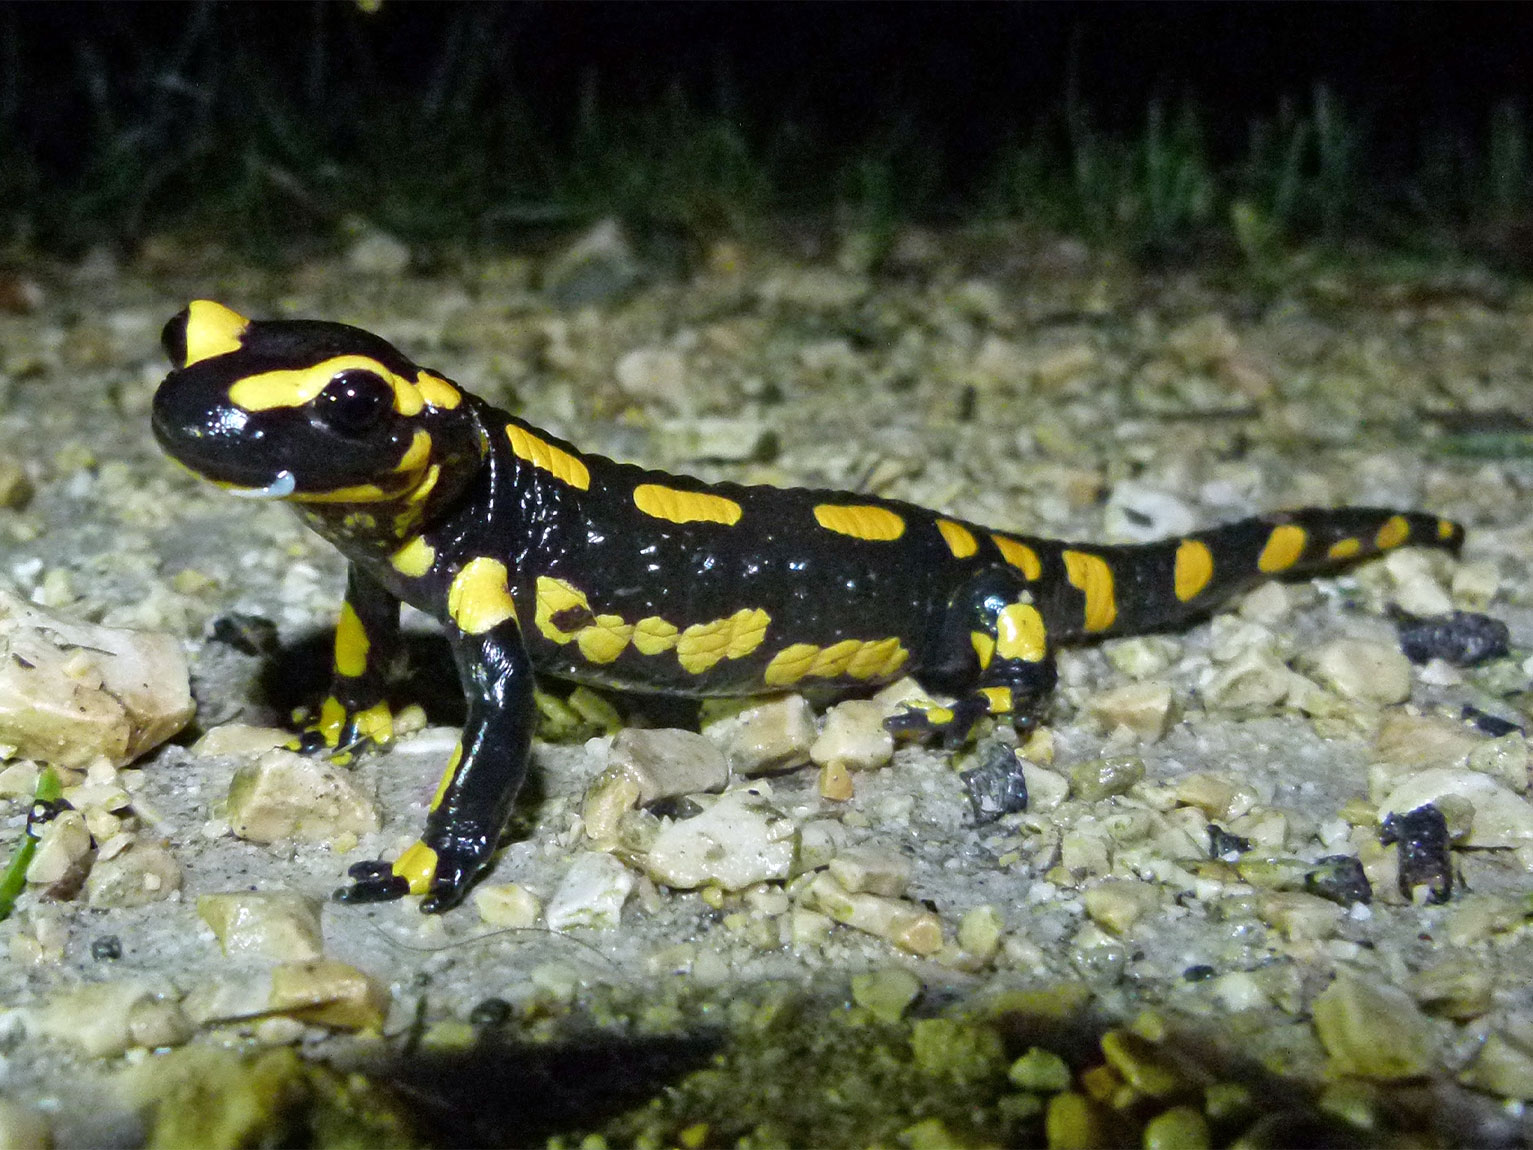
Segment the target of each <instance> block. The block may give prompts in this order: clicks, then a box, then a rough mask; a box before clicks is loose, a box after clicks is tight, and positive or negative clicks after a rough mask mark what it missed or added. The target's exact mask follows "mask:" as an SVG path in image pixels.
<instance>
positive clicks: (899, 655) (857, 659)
mask: <svg viewBox="0 0 1533 1150" xmlns="http://www.w3.org/2000/svg"><path fill="white" fill-rule="evenodd" d="M909 655H910V653H909V652H908V651H906V650H905V649H904V648H903V647H901V646H900V641H899V639H898V638H897V637H890V638H888V639H868V640H866V641H864V642H863V644H862V646H861V647H860V648H858V650H857V653H856V654H855V655H853V656H852V660H851V662H849V663H848V664H847V665H846V673H847V674H848V675H850V676H851V677H852V678H854V679H872V678H874V677H875V676H883V675H889V674H892V673H893V670H894V669H895V668H898V667H899V666H900V665H901V664H903V663H904V662H905V660H906V659H907V658H909ZM891 664H892V666H891Z"/></svg>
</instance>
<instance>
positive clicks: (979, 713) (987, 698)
mask: <svg viewBox="0 0 1533 1150" xmlns="http://www.w3.org/2000/svg"><path fill="white" fill-rule="evenodd" d="M939 645H940V648H941V650H940V651H939V653H938V658H937V660H936V662H937V663H938V664H939V665H941V666H944V667H961V668H965V669H966V670H967V672H968V673H969V674H970V675H972V684H971V685H970V686H968V689H967V690H965V691H964V692H963V693H961V694H960V695H959V697H958V698H957V700H955V702H954V703H953V705H952V706H951V707H938V706H926V707H915V706H912V707H908V708H907V709H906V710H905V711H903V712H902V713H900V714H897V715H892V716H890V717H889V718H888V719H886V720H885V721H884V726H885V728H886V729H887V730H889V731H890V732H891V733H893V734H895V735H897V736H905V737H913V738H939V739H941V741H942V743H943V744H944V745H945V746H949V747H955V746H958V745H959V744H961V743H962V742H963V741H964V740H965V739H966V738H967V737H968V735H969V732H970V730H971V729H972V728H973V726H974V724H975V723H976V722H978V721H979V720H980V719H982V718H984V717H985V716H987V715H989V716H996V717H1001V716H1006V717H1009V718H1010V720H1011V722H1012V723H1013V724H1015V725H1016V726H1017V727H1019V728H1020V727H1025V726H1028V725H1031V723H1032V722H1033V719H1034V717H1035V713H1036V710H1037V707H1038V704H1039V703H1040V702H1041V701H1042V700H1043V699H1044V698H1046V697H1047V696H1048V694H1049V692H1050V691H1052V690H1053V688H1054V683H1055V680H1056V678H1057V673H1056V671H1055V666H1054V656H1053V653H1052V651H1051V650H1050V649H1049V641H1048V629H1047V628H1046V627H1045V625H1044V622H1043V616H1042V615H1040V614H1039V612H1038V608H1037V607H1035V606H1034V605H1033V600H1032V594H1031V593H1030V592H1029V591H1028V590H1027V585H1026V583H1025V582H1024V581H1023V580H1022V578H1021V576H1020V575H1019V574H1017V573H1016V572H1013V571H1011V570H1010V569H1005V568H996V569H992V570H988V571H985V572H982V573H981V574H980V575H978V576H976V577H975V578H974V579H973V580H972V581H971V582H970V583H968V584H966V585H965V587H964V588H963V589H962V590H961V591H960V592H959V593H958V594H957V595H955V596H954V597H953V600H952V604H951V606H950V607H949V609H948V616H947V621H946V622H945V624H944V626H943V629H942V636H941V639H940V641H939Z"/></svg>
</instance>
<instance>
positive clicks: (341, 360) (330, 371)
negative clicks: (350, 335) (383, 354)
mask: <svg viewBox="0 0 1533 1150" xmlns="http://www.w3.org/2000/svg"><path fill="white" fill-rule="evenodd" d="M343 371H369V372H372V373H373V374H374V375H376V376H378V377H379V378H380V379H382V380H383V381H384V382H385V383H388V384H390V385H391V386H393V388H394V398H395V410H398V411H399V414H401V415H413V414H414V412H412V411H404V410H400V407H399V395H400V390H399V389H400V385H401V384H404V383H405V381H404V380H402V379H400V378H399V377H398V376H397V375H395V374H394V373H393V372H391V371H390V370H389V369H388V368H386V367H384V366H383V364H381V363H379V362H378V361H377V360H376V359H373V358H372V357H371V356H367V355H335V356H331V357H330V358H329V359H325V360H321V361H320V362H319V363H316V364H312V365H310V366H309V367H281V368H277V369H275V370H273V371H261V372H257V373H256V374H255V375H247V376H246V377H245V378H244V379H239V380H236V381H235V382H234V383H233V384H231V385H230V387H229V399H230V401H231V402H233V403H234V404H236V405H237V406H239V407H242V408H244V409H245V410H246V411H269V410H271V409H272V408H275V407H302V406H303V405H304V404H306V403H308V402H309V401H310V400H312V399H313V398H314V397H315V396H317V395H318V394H319V393H320V392H322V391H324V390H325V388H326V387H327V386H329V384H330V381H331V380H332V379H334V378H335V377H336V376H337V375H339V374H341V373H342V372H343ZM405 386H407V387H408V388H409V389H410V391H411V393H413V394H415V395H416V404H417V408H416V410H419V406H418V405H419V402H420V400H419V394H418V393H416V392H415V386H414V385H413V384H406V385H405Z"/></svg>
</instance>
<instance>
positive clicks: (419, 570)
mask: <svg viewBox="0 0 1533 1150" xmlns="http://www.w3.org/2000/svg"><path fill="white" fill-rule="evenodd" d="M434 562H436V548H435V547H433V546H431V544H429V543H427V542H426V540H425V538H424V537H422V536H420V535H417V536H416V537H415V538H414V539H412V540H410V541H409V542H408V543H406V544H405V545H404V546H403V547H401V548H400V549H399V550H398V551H396V552H394V554H392V555H390V556H389V566H391V567H392V568H394V570H395V571H398V572H399V573H400V574H401V575H408V576H410V578H412V579H418V578H420V577H421V576H422V575H424V574H425V573H426V572H427V571H430V570H431V565H432V564H433V563H434Z"/></svg>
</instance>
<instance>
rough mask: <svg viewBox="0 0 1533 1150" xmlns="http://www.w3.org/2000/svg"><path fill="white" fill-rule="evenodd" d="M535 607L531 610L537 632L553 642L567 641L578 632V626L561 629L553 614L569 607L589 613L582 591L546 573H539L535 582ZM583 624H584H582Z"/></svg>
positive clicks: (588, 606) (567, 609) (588, 605)
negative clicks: (536, 600)
mask: <svg viewBox="0 0 1533 1150" xmlns="http://www.w3.org/2000/svg"><path fill="white" fill-rule="evenodd" d="M537 599H538V602H537V607H536V609H535V610H534V611H533V622H534V624H535V625H536V627H537V629H538V633H539V634H541V635H542V636H543V638H545V639H550V640H552V641H553V642H555V643H568V642H569V641H570V640H572V639H573V638H575V636H576V635H578V634H580V628H579V627H574V628H571V629H570V630H568V631H566V630H562V629H561V628H560V627H559V625H558V624H557V623H555V622H554V616H555V615H558V614H559V613H560V612H562V611H569V610H571V609H575V610H579V611H584V612H587V613H589V612H590V610H591V606H590V604H589V603H588V602H587V601H586V594H585V592H584V591H581V590H579V589H578V588H576V587H572V586H571V585H570V584H568V583H566V582H565V581H564V580H563V579H554V578H552V577H551V576H548V575H539V576H538V583H537ZM582 626H584V624H582Z"/></svg>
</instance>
